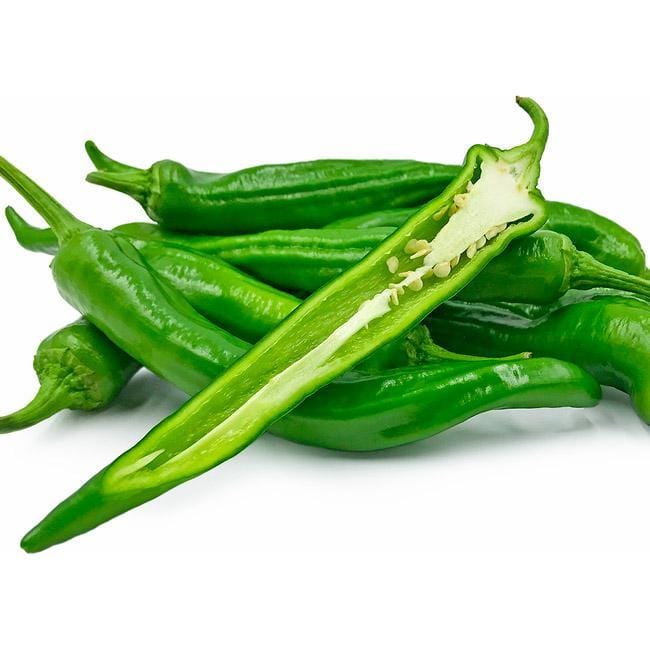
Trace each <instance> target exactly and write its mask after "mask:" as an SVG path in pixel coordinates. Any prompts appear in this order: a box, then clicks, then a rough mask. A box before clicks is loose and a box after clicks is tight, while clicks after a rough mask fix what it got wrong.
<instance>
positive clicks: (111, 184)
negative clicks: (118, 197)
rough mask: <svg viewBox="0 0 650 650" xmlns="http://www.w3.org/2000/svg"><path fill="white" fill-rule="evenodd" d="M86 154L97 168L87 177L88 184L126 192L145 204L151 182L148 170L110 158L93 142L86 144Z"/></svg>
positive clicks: (89, 141)
mask: <svg viewBox="0 0 650 650" xmlns="http://www.w3.org/2000/svg"><path fill="white" fill-rule="evenodd" d="M86 153H87V154H88V157H89V158H90V160H91V161H92V163H93V165H95V167H96V168H97V171H94V172H90V174H88V175H87V176H86V180H87V181H88V182H90V183H94V184H95V185H101V186H103V187H108V188H110V189H112V190H117V191H118V192H124V193H125V194H128V195H129V196H131V197H133V198H134V199H135V200H136V201H138V202H139V203H141V204H144V203H145V201H146V198H147V187H148V181H149V172H148V171H147V170H145V169H139V168H138V167H132V166H131V165H125V164H124V163H121V162H118V161H117V160H113V159H112V158H109V157H108V156H107V155H106V154H105V153H103V152H102V151H100V149H99V148H98V147H97V145H96V144H95V143H94V142H93V141H92V140H88V141H87V142H86Z"/></svg>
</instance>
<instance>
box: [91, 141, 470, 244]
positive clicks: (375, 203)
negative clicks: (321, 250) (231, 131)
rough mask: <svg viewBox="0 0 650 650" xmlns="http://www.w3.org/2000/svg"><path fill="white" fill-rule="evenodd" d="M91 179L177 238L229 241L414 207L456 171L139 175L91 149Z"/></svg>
mask: <svg viewBox="0 0 650 650" xmlns="http://www.w3.org/2000/svg"><path fill="white" fill-rule="evenodd" d="M86 151H87V152H88V155H89V156H90V158H91V160H92V162H93V163H94V165H95V166H96V167H97V170H98V171H95V172H92V173H90V174H88V177H87V178H88V180H89V181H90V182H91V183H96V184H97V185H103V186H105V187H110V188H112V189H115V190H119V191H121V192H124V193H126V194H128V195H129V196H131V197H133V198H134V199H135V200H136V201H138V202H139V203H140V204H141V205H142V207H143V208H144V209H145V211H146V213H147V214H148V215H149V217H151V218H152V219H153V220H154V221H157V222H158V223H160V224H161V225H163V226H164V227H165V228H169V229H171V230H178V231H184V232H202V233H215V234H232V233H242V232H258V231H260V230H264V229H266V228H268V224H273V225H274V227H275V228H305V227H311V228H318V227H320V226H324V225H325V224H327V223H329V222H330V221H333V220H334V219H338V218H340V217H344V216H351V215H355V214H362V213H364V212H369V211H371V210H378V209H380V208H386V207H399V206H417V205H420V204H422V203H424V202H425V201H429V200H430V199H432V198H434V197H435V196H437V195H438V194H439V193H440V192H441V191H442V190H443V189H444V188H445V187H446V186H447V185H448V184H449V182H450V181H452V180H453V179H454V178H455V177H456V175H457V174H458V172H459V170H460V168H459V167H455V166H450V165H439V164H436V163H422V162H416V161H413V160H315V161H310V162H299V163H290V164H284V165H263V166H260V167H251V168H249V169H243V170H241V171H237V172H232V173H229V174H211V173H207V172H197V171H193V170H191V169H188V168H187V167H185V166H183V165H181V164H180V163H176V162H173V161H171V160H163V161H160V162H157V163H154V164H153V165H152V166H151V167H150V168H149V169H147V170H145V169H138V168H136V167H131V166H129V165H124V164H122V163H118V162H116V161H115V160H111V159H110V158H109V157H108V156H106V155H105V154H103V153H102V152H101V151H99V149H98V148H97V146H96V145H95V144H94V143H92V142H87V143H86Z"/></svg>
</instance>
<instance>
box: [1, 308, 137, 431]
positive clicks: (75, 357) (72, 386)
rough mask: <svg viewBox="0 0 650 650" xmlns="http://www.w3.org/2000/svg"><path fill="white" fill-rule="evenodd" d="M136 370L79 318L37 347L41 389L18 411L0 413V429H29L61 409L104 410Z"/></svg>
mask: <svg viewBox="0 0 650 650" xmlns="http://www.w3.org/2000/svg"><path fill="white" fill-rule="evenodd" d="M138 368H139V365H138V363H137V362H136V361H134V360H133V359H132V358H131V357H129V355H128V354H126V353H125V352H122V350H120V349H119V348H118V347H117V346H115V345H113V343H111V342H110V341H109V340H108V339H107V338H106V337H105V336H104V335H103V334H102V333H101V332H100V331H99V330H98V329H97V328H96V327H94V326H93V325H91V324H90V323H89V322H88V321H86V320H83V319H81V320H78V321H76V322H74V323H72V324H70V325H68V326H67V327H64V328H62V329H60V330H58V331H57V332H54V334H51V335H50V336H48V337H47V338H46V339H45V340H44V341H43V342H42V343H41V344H40V345H39V347H38V350H37V351H36V355H35V357H34V369H35V370H36V374H37V375H38V379H39V382H40V384H41V386H40V389H39V391H38V393H37V395H36V397H34V399H33V400H32V401H31V402H30V403H29V404H28V405H27V406H25V407H24V408H22V409H21V410H20V411H16V412H15V413H13V414H11V415H7V416H4V417H0V433H7V432H9V431H16V430H17V429H23V428H26V427H30V426H32V425H34V424H36V423H37V422H41V421H42V420H44V419H46V418H48V417H50V416H52V415H54V414H55V413H58V412H59V411H62V410H64V409H78V410H84V411H92V410H95V409H98V408H102V407H103V406H105V405H107V404H109V403H110V402H112V401H113V400H114V399H115V397H117V395H118V394H119V392H120V391H121V390H122V388H123V387H124V386H125V385H126V384H127V382H128V381H129V379H130V378H131V377H132V376H133V375H134V374H135V372H136V371H137V370H138Z"/></svg>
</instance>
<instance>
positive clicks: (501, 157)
mask: <svg viewBox="0 0 650 650" xmlns="http://www.w3.org/2000/svg"><path fill="white" fill-rule="evenodd" d="M518 103H519V104H520V105H521V106H522V107H523V108H524V110H526V112H528V113H529V114H530V115H531V117H532V119H533V122H534V124H535V129H534V132H533V136H532V138H531V139H530V140H529V141H528V142H527V143H525V144H523V145H521V146H519V147H515V148H514V149H510V150H506V151H502V150H499V149H495V148H492V147H488V146H486V145H476V146H474V147H472V148H471V149H470V150H469V152H468V154H467V157H466V160H465V164H464V166H463V169H462V171H461V173H460V174H459V175H458V177H457V178H456V180H455V181H453V182H452V183H451V184H450V185H449V187H447V189H446V190H445V191H444V192H443V193H442V194H441V195H440V196H439V197H438V198H436V199H435V200H433V201H432V202H431V203H429V204H428V205H426V206H425V207H424V208H422V210H421V211H419V212H418V213H417V214H416V215H415V216H413V217H412V218H411V219H410V220H409V221H408V222H407V223H406V224H404V226H402V227H401V228H400V229H399V230H398V231H397V232H396V233H395V234H394V235H391V236H390V237H389V238H388V239H387V240H386V241H384V242H383V243H382V244H381V245H380V246H379V247H377V248H376V249H375V250H373V251H372V252H371V253H370V254H369V255H368V256H367V257H366V258H364V259H363V260H362V261H361V262H360V263H359V264H357V265H356V266H354V267H353V268H351V269H349V270H348V271H346V273H344V274H343V275H342V276H340V277H339V278H337V279H336V280H334V281H333V282H331V283H330V284H329V285H327V286H326V287H324V288H323V289H321V290H320V291H318V292H317V293H316V294H314V295H313V296H312V297H310V298H308V299H307V300H306V301H305V302H304V303H303V304H302V305H301V306H300V307H299V308H298V309H296V310H295V311H294V312H293V313H292V314H291V315H290V316H289V317H288V318H287V319H286V320H285V321H284V322H283V323H282V324H281V325H280V326H279V327H277V328H276V329H275V330H274V331H273V332H272V333H270V334H269V335H268V336H266V337H265V338H264V339H263V340H262V341H260V342H259V343H258V344H257V345H255V346H254V347H253V349H252V350H250V351H249V353H248V354H246V355H245V356H244V357H242V358H241V359H240V360H239V361H237V362H236V363H235V364H234V365H233V366H232V367H231V368H229V369H228V370H227V371H226V372H225V373H224V374H222V375H221V376H220V377H219V378H218V379H217V380H216V381H215V382H214V383H213V384H211V385H210V386H209V387H208V388H206V389H205V390H204V391H203V392H201V393H199V394H198V395H197V396H195V397H194V398H192V399H191V400H189V401H188V402H187V403H186V404H185V405H184V406H183V407H182V408H181V409H179V410H178V411H177V412H176V413H175V414H173V415H172V416H170V417H169V418H167V419H166V420H164V421H163V422H161V423H160V424H159V425H158V426H157V427H155V428H154V429H153V430H152V431H151V432H150V433H149V434H148V435H147V436H146V437H145V438H144V439H143V440H142V441H141V442H139V443H138V444H137V445H135V446H134V447H133V448H132V449H130V450H129V451H127V452H126V453H125V454H123V455H122V456H120V457H119V458H118V459H117V460H116V461H114V462H113V463H111V464H110V465H109V466H108V467H106V468H105V469H103V470H102V471H101V472H99V473H98V474H97V475H96V476H95V477H93V478H92V479H91V480H90V481H89V482H88V483H86V484H85V485H84V486H82V488H80V490H79V491H78V492H76V493H75V494H74V495H72V496H71V497H69V498H68V499H67V500H66V501H64V502H63V503H61V504H60V505H59V506H57V508H55V510H53V511H52V512H51V513H50V514H49V515H48V516H47V517H46V518H45V519H44V520H43V521H42V522H41V523H40V524H39V525H37V526H36V527H35V528H34V529H33V530H32V531H30V532H29V533H28V534H27V535H26V536H25V538H24V539H23V542H22V544H23V548H25V549H26V550H29V551H38V550H43V549H45V548H47V547H48V546H51V545H52V544H56V543H60V542H62V541H65V540H66V539H69V538H71V537H73V536H75V535H78V534H80V533H83V532H86V531H88V530H90V529H92V528H94V527H96V526H98V525H99V524H101V523H103V522H105V521H107V520H109V519H111V518H113V517H115V516H117V515H118V514H121V513H123V512H125V511H127V510H129V509H131V508H133V507H136V506H137V505H140V504H142V503H144V502H146V501H149V500H151V499H153V498H155V497H157V496H159V495H160V494H162V493H164V492H166V491H167V490H169V489H171V488H173V487H175V486H176V485H178V484H180V483H182V482H184V481H187V480H189V479H191V478H193V477H195V476H198V475H199V474H201V473H203V472H205V471H207V470H208V469H210V468H212V467H214V466H215V465H218V464H219V463H221V462H223V461H225V460H227V459H228V458H230V457H232V456H233V455H235V454H236V453H238V452H239V451H241V450H242V449H243V448H245V447H246V446H247V445H249V444H250V443H251V442H252V441H253V440H255V438H257V437H258V436H259V435H260V434H261V433H262V432H263V431H265V430H266V429H267V428H268V427H270V426H271V425H272V424H273V423H274V422H275V421H277V420H278V419H279V418H280V417H281V416H282V415H284V414H285V413H287V412H288V411H290V410H291V409H293V408H294V407H295V406H296V405H297V404H299V403H300V402H301V401H302V400H304V399H305V397H307V396H308V395H309V394H311V393H313V392H314V391H316V390H317V389H318V388H320V387H322V386H324V385H325V384H327V383H329V382H330V381H332V380H333V379H334V378H336V377H337V376H339V375H341V374H343V373H344V372H345V371H346V370H349V369H350V368H352V367H353V366H354V365H356V364H357V363H358V362H359V361H361V360H362V359H363V358H365V357H366V356H368V355H369V354H370V353H372V352H373V351H374V350H376V349H378V348H379V347H380V346H381V345H383V344H385V343H388V342H389V341H392V340H394V339H396V338H397V337H399V336H400V335H401V334H403V333H404V332H406V331H407V330H408V329H410V328H411V327H412V326H413V325H414V324H416V323H418V322H419V321H420V320H421V319H422V318H424V317H425V316H426V314H427V313H429V312H430V311H431V310H432V309H433V308H435V307H436V306H438V305H439V304H441V303H442V302H444V301H445V300H447V299H448V298H450V297H451V296H453V295H454V294H455V293H456V292H458V291H459V290H460V289H461V288H462V287H463V286H465V285H466V284H467V283H468V282H470V281H471V279H472V278H473V277H475V276H476V275H477V274H478V273H479V272H480V271H481V269H483V268H484V267H485V266H486V265H487V264H488V263H489V261H490V260H491V259H493V258H494V257H495V256H497V255H498V254H500V253H501V252H502V251H503V250H504V249H505V248H506V246H507V245H508V244H509V243H510V242H511V241H512V240H514V239H516V238H517V237H521V236H524V235H527V234H530V233H532V232H534V231H535V230H536V229H537V228H539V227H540V226H541V225H542V224H543V222H544V219H545V215H544V201H543V199H542V197H541V195H540V194H539V192H538V191H537V189H536V183H537V179H538V176H539V161H540V158H541V154H542V152H543V149H544V146H545V143H546V139H547V134H548V123H547V121H546V117H545V115H544V113H543V112H542V110H541V109H540V108H539V106H537V104H535V103H534V102H533V101H532V100H530V99H518ZM452 206H455V211H454V209H452ZM454 212H455V213H454ZM493 233H494V235H493V236H492V237H490V239H489V240H488V239H487V235H488V234H490V235H491V234H493ZM412 240H414V241H415V242H416V244H417V245H416V246H415V247H414V246H412V245H411V241H412ZM483 240H485V241H483ZM479 242H480V244H481V246H480V247H479V246H478V243H479ZM468 252H469V253H470V255H469V256H468V255H467V253H468ZM53 265H54V272H55V277H56V278H57V281H58V283H59V285H61V284H64V285H66V284H67V279H66V276H68V274H69V273H70V271H71V269H69V268H68V265H67V263H66V255H65V247H62V249H61V250H60V252H59V253H58V255H57V257H56V258H55V260H54V264H53ZM71 289H72V287H71V286H70V287H69V288H68V291H70V290H71Z"/></svg>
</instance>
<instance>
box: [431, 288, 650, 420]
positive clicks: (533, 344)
mask: <svg viewBox="0 0 650 650" xmlns="http://www.w3.org/2000/svg"><path fill="white" fill-rule="evenodd" d="M427 325H428V327H429V328H430V329H431V332H432V335H433V338H434V340H435V341H436V343H438V344H440V345H445V346H447V347H449V348H450V349H452V350H455V351H457V352H465V353H471V354H481V352H482V351H483V352H485V351H486V350H489V351H490V354H508V350H513V349H517V348H518V346H520V345H523V346H525V349H527V350H530V351H532V352H533V354H539V355H552V356H553V357H556V358H558V359H562V360H565V361H569V362H571V363H575V364H576V365H578V366H580V367H581V368H583V369H584V370H586V371H587V372H590V373H591V374H593V375H594V377H596V379H598V381H600V382H601V383H602V384H604V385H607V386H613V387H615V388H618V389H619V390H622V391H624V392H626V393H628V394H629V395H630V397H631V398H632V403H633V405H634V408H635V409H636V411H637V413H638V414H639V415H640V416H641V418H642V419H643V420H644V421H645V422H649V423H650V373H649V372H648V368H650V305H649V304H648V303H647V302H645V301H643V300H640V299H638V298H634V297H632V296H630V295H628V294H622V293H617V292H615V291H605V290H597V291H593V292H585V293H580V292H570V293H568V294H567V295H566V296H565V297H563V298H562V299H561V300H559V301H558V302H557V303H556V304H555V305H551V306H544V307H542V306H535V305H519V306H517V305H479V304H474V303H472V304H469V303H462V302H449V303H448V304H446V305H444V306H443V307H441V308H440V309H438V310H436V312H435V313H434V314H432V315H431V316H430V317H429V318H428V319H427Z"/></svg>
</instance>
